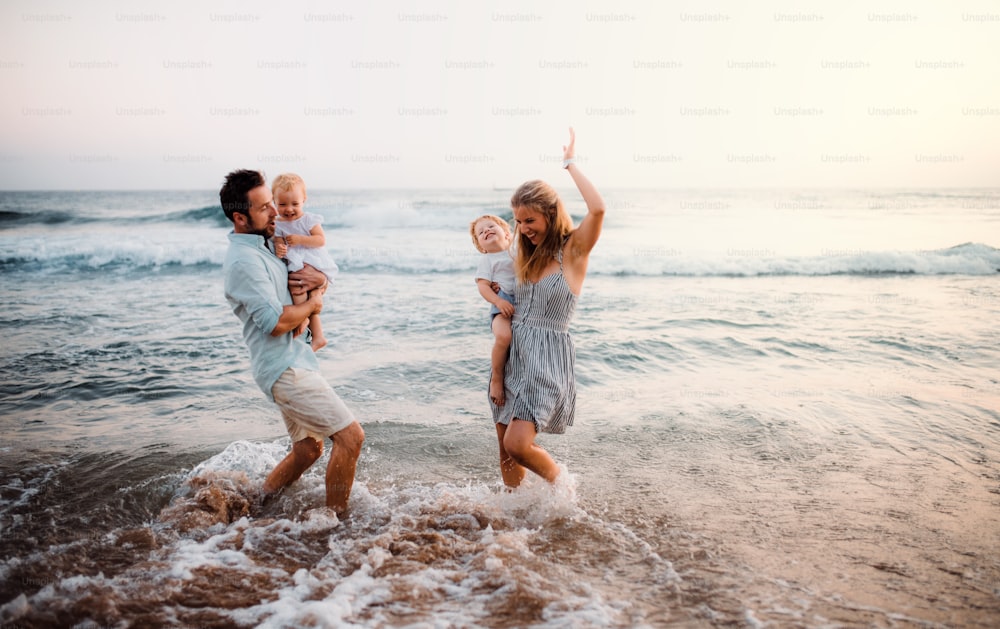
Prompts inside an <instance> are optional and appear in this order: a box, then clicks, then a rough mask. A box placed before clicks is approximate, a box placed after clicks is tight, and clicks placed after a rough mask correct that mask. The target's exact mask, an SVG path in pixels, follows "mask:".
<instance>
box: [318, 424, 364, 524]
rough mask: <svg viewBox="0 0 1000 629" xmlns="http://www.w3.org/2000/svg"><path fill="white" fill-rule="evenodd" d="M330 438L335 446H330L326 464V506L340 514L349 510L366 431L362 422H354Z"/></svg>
mask: <svg viewBox="0 0 1000 629" xmlns="http://www.w3.org/2000/svg"><path fill="white" fill-rule="evenodd" d="M330 438H331V439H333V447H332V448H330V462H329V463H328V464H327V466H326V506H328V507H330V508H331V509H333V510H334V511H335V512H337V514H338V515H340V514H343V513H344V512H345V511H347V501H348V499H349V498H350V497H351V487H353V486H354V471H355V469H356V468H357V464H358V457H359V456H361V445H362V444H363V443H364V442H365V431H364V429H362V428H361V424H359V423H358V422H354V423H353V424H351V425H350V426H348V427H347V428H344V429H343V430H341V431H339V432H335V433H334V434H332V435H330Z"/></svg>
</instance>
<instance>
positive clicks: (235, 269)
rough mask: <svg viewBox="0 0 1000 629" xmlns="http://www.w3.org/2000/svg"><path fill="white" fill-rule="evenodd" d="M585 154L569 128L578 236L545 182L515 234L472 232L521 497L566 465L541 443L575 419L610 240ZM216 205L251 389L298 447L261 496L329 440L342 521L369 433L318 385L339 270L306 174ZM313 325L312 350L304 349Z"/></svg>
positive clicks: (223, 194) (232, 182) (531, 196)
mask: <svg viewBox="0 0 1000 629" xmlns="http://www.w3.org/2000/svg"><path fill="white" fill-rule="evenodd" d="M575 143H576V140H575V135H574V133H573V130H572V129H570V138H569V144H567V145H566V146H564V147H563V168H565V169H566V170H567V172H568V173H569V174H570V176H571V177H572V179H573V182H574V183H575V184H576V187H577V189H578V190H579V191H580V194H581V195H582V197H583V200H584V202H585V203H586V205H587V214H586V216H584V218H583V220H582V221H581V223H580V225H579V226H578V227H576V228H575V229H574V227H573V221H572V218H571V217H570V215H569V213H568V212H567V211H566V208H565V207H564V206H563V203H562V200H561V199H560V198H559V195H558V194H556V192H555V190H554V189H553V188H552V187H551V186H549V185H548V184H546V183H545V182H543V181H538V180H534V181H529V182H527V183H525V184H523V185H521V187H519V188H518V189H517V190H516V191H515V192H514V195H513V196H512V197H511V210H512V212H513V216H514V222H515V226H516V231H515V233H514V234H511V230H510V227H509V226H508V224H507V222H506V221H504V220H503V219H501V218H499V217H496V216H493V215H485V216H481V217H479V218H478V219H476V220H475V221H473V222H472V224H471V226H470V232H471V234H472V239H473V242H474V243H475V245H476V248H477V249H478V250H479V251H480V252H481V253H482V254H483V258H482V260H481V262H480V264H479V267H478V269H477V271H476V283H477V285H478V287H479V292H480V294H481V295H482V296H483V298H484V299H486V301H488V302H489V303H490V304H491V305H492V308H491V322H490V325H491V329H492V331H493V334H494V337H495V342H494V347H493V350H492V353H491V360H490V368H491V369H490V379H489V388H488V399H489V404H490V407H491V410H492V415H493V421H494V423H495V426H496V434H497V441H498V444H499V449H500V474H501V477H502V478H503V482H504V484H505V485H506V486H507V487H508V488H514V487H517V486H518V485H520V483H521V481H522V480H523V479H524V475H525V470H530V471H532V472H534V473H535V474H537V475H538V476H540V477H542V478H544V479H545V480H547V481H549V482H553V481H555V479H556V478H557V477H558V475H559V466H558V465H557V464H556V462H555V461H554V460H553V459H552V457H551V456H549V454H548V452H546V451H545V450H544V449H542V448H541V447H540V446H539V445H538V444H536V443H535V437H536V435H537V434H538V433H539V432H547V433H562V432H564V431H565V430H566V426H569V425H571V424H572V423H573V416H574V413H575V410H576V378H575V376H574V363H575V359H576V356H575V350H574V347H573V340H572V338H571V337H570V335H569V323H570V321H571V319H572V317H573V313H574V311H575V309H576V301H577V298H578V296H579V295H580V291H581V289H582V288H583V280H584V278H585V277H586V274H587V262H588V260H589V257H590V252H591V250H592V249H593V248H594V245H595V244H596V243H597V239H598V238H599V237H600V234H601V227H602V224H603V221H604V202H603V200H602V199H601V196H600V194H599V193H598V192H597V189H596V188H595V187H594V186H593V184H591V182H590V181H589V180H588V179H587V178H586V177H585V176H584V175H583V173H582V172H581V170H580V168H579V166H577V165H576V163H575V161H576V160H575ZM219 198H220V202H221V204H222V208H223V212H224V213H225V215H226V218H228V219H229V220H230V221H231V222H232V223H233V231H232V232H231V233H230V234H229V240H230V245H229V251H228V253H227V256H226V262H225V264H224V266H223V270H224V273H225V293H226V299H227V301H228V302H229V304H230V305H231V306H232V308H233V313H234V314H235V315H236V316H237V318H238V319H239V320H240V321H241V323H242V324H243V337H244V341H245V342H246V344H247V347H248V348H249V350H250V361H251V366H252V369H253V373H254V379H255V380H256V382H257V384H258V385H259V386H260V388H261V389H262V390H263V392H264V394H265V395H266V396H267V397H268V398H269V399H271V400H272V401H274V402H275V404H277V405H278V407H279V409H280V410H281V414H282V417H283V418H284V421H285V427H286V429H287V431H288V434H289V437H290V438H291V441H292V450H291V452H290V453H289V454H288V455H287V456H286V457H285V458H284V459H283V460H282V461H281V462H280V463H278V465H277V466H276V467H275V469H274V470H273V471H272V472H271V473H270V474H269V475H268V477H267V479H266V480H265V482H264V486H263V494H264V497H265V498H266V497H268V496H271V495H273V494H276V493H277V492H279V491H281V490H282V489H283V488H284V487H286V486H288V485H289V484H291V483H293V482H294V481H296V480H297V479H298V478H299V477H300V476H301V475H302V473H303V472H305V470H306V469H308V468H309V467H310V466H311V465H312V464H313V463H315V462H316V460H317V459H319V457H320V456H321V455H322V453H323V442H324V441H325V439H326V438H330V439H331V441H332V448H331V453H330V462H329V464H328V465H327V472H326V504H327V506H328V507H330V508H331V509H333V510H334V511H335V512H337V513H338V514H342V513H344V512H345V511H346V509H347V502H348V499H349V497H350V492H351V487H352V485H353V482H354V472H355V468H356V465H357V460H358V457H359V456H360V453H361V445H362V443H363V442H364V431H363V430H362V428H361V426H360V424H359V423H358V422H357V421H356V420H355V419H354V416H353V414H352V413H351V411H350V410H349V409H348V408H347V407H346V405H344V403H343V401H341V399H340V398H339V397H338V396H337V394H336V393H335V392H334V391H333V389H332V388H331V387H330V385H329V384H328V383H327V382H326V380H325V379H324V378H323V377H322V376H321V375H320V374H319V365H318V363H317V362H316V357H315V355H314V352H315V351H316V350H319V349H320V348H322V347H323V346H324V345H326V339H325V337H324V335H323V331H322V328H321V326H320V322H319V314H320V312H321V311H322V309H323V294H324V293H325V292H326V290H327V287H328V285H329V282H330V281H331V280H332V278H333V275H334V274H335V273H336V272H337V266H336V264H335V263H333V260H331V259H330V257H329V255H328V254H327V252H326V249H325V244H326V238H325V234H324V233H323V229H322V227H321V226H320V223H321V222H322V220H321V218H320V217H318V216H317V215H314V214H309V213H306V212H304V210H303V206H304V204H305V201H306V189H305V182H304V181H303V180H302V179H301V178H300V177H298V176H297V175H292V174H286V175H281V176H279V177H278V178H277V179H275V181H274V182H273V184H272V187H271V188H270V189H269V188H268V187H267V186H266V184H265V181H264V178H263V175H262V174H261V173H259V172H257V171H250V170H237V171H233V172H231V173H229V175H227V176H226V182H225V184H224V185H223V187H222V189H221V190H220V191H219ZM275 200H276V201H277V207H276V206H275ZM279 216H280V218H279ZM276 236H277V237H276ZM271 246H273V247H274V249H273V250H272V249H271ZM512 250H513V251H512ZM307 324H308V326H309V329H310V332H311V337H312V343H311V346H310V345H306V344H305V343H304V342H303V341H302V340H301V339H302V334H303V332H304V330H305V327H306V325H307Z"/></svg>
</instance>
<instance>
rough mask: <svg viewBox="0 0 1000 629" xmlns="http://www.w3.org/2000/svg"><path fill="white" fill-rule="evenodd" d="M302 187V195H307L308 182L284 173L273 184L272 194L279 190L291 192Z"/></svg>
mask: <svg viewBox="0 0 1000 629" xmlns="http://www.w3.org/2000/svg"><path fill="white" fill-rule="evenodd" d="M296 187H301V188H302V194H305V193H306V182H305V180H303V179H302V177H299V176H298V175H296V174H295V173H283V174H281V175H278V176H277V177H275V178H274V181H273V182H272V183H271V193H272V194H273V193H275V192H278V191H279V190H291V189H292V188H296Z"/></svg>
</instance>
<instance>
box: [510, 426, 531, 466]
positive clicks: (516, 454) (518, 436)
mask: <svg viewBox="0 0 1000 629" xmlns="http://www.w3.org/2000/svg"><path fill="white" fill-rule="evenodd" d="M534 442H535V440H534V435H529V434H526V433H523V432H512V431H510V430H508V431H507V434H505V435H504V439H503V449H504V451H505V452H506V453H507V454H508V455H509V456H510V458H512V459H514V460H515V461H518V462H521V461H523V460H524V458H525V457H526V456H527V455H528V453H529V452H531V447H532V446H533V445H534Z"/></svg>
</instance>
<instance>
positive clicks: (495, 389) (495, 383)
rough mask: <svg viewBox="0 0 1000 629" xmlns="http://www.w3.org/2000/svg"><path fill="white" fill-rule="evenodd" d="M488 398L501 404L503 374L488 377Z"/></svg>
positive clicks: (502, 400)
mask: <svg viewBox="0 0 1000 629" xmlns="http://www.w3.org/2000/svg"><path fill="white" fill-rule="evenodd" d="M490 400H492V401H493V403H494V404H496V405H497V406H503V404H504V402H506V400H505V399H504V390H503V376H500V377H494V378H490Z"/></svg>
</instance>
